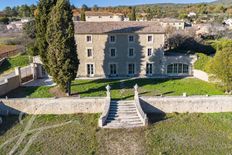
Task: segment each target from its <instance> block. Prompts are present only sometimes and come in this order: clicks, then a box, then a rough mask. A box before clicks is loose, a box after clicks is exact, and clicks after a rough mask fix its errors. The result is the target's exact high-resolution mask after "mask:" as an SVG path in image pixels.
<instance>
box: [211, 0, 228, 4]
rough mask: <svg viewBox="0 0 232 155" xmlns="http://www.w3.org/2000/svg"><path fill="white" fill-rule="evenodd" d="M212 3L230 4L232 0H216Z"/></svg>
mask: <svg viewBox="0 0 232 155" xmlns="http://www.w3.org/2000/svg"><path fill="white" fill-rule="evenodd" d="M212 3H213V4H223V5H232V0H216V1H214V2H212Z"/></svg>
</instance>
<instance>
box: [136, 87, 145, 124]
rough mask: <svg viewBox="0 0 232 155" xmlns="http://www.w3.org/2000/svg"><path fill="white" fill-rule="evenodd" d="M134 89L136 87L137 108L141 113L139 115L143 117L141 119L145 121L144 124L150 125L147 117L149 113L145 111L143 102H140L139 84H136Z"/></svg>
mask: <svg viewBox="0 0 232 155" xmlns="http://www.w3.org/2000/svg"><path fill="white" fill-rule="evenodd" d="M134 89H135V96H134V101H135V106H136V110H137V112H138V114H139V117H140V118H141V120H142V122H143V125H145V126H146V125H148V118H147V114H146V113H145V112H144V111H143V109H142V106H141V103H140V99H139V93H138V85H137V84H136V85H135V86H134Z"/></svg>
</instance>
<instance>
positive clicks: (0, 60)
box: [0, 58, 6, 67]
mask: <svg viewBox="0 0 232 155" xmlns="http://www.w3.org/2000/svg"><path fill="white" fill-rule="evenodd" d="M5 60H6V58H2V59H0V67H1V65H2V64H3V62H4V61H5Z"/></svg>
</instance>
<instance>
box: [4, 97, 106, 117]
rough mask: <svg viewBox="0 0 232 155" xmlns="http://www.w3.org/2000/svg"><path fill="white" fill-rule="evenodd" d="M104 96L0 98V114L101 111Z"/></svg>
mask: <svg viewBox="0 0 232 155" xmlns="http://www.w3.org/2000/svg"><path fill="white" fill-rule="evenodd" d="M105 101H106V99H105V98H85V99H80V98H57V99H55V98H50V99H25V98H24V99H2V100H1V99H0V115H8V114H13V115H14V114H19V113H20V112H23V113H27V114H74V113H101V112H103V109H104V105H105Z"/></svg>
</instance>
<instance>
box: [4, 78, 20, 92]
mask: <svg viewBox="0 0 232 155" xmlns="http://www.w3.org/2000/svg"><path fill="white" fill-rule="evenodd" d="M20 81H21V80H20V77H19V75H15V76H13V77H10V78H6V79H5V81H4V82H3V83H1V84H0V96H1V95H4V94H7V93H8V92H10V91H12V90H14V89H16V88H18V87H19V86H20V83H21V82H20Z"/></svg>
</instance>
